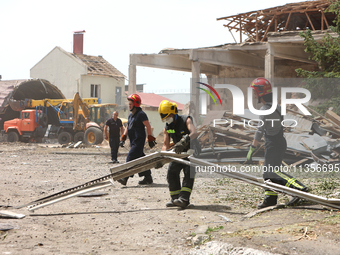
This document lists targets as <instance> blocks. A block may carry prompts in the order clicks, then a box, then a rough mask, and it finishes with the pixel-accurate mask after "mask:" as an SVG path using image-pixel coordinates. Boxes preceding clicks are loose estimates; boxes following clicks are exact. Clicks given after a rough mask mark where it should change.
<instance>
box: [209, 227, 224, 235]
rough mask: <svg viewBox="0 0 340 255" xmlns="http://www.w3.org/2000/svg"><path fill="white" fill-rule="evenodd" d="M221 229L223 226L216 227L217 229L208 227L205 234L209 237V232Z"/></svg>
mask: <svg viewBox="0 0 340 255" xmlns="http://www.w3.org/2000/svg"><path fill="white" fill-rule="evenodd" d="M221 229H224V227H223V226H217V227H214V228H211V227H208V229H207V231H206V232H205V233H206V234H207V235H209V234H210V233H211V232H214V231H219V230H221Z"/></svg>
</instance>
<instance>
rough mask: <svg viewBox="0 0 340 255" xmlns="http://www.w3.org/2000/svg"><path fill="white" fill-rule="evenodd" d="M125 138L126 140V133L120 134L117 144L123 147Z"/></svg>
mask: <svg viewBox="0 0 340 255" xmlns="http://www.w3.org/2000/svg"><path fill="white" fill-rule="evenodd" d="M125 140H126V135H122V136H121V137H120V142H119V146H120V147H124V144H125Z"/></svg>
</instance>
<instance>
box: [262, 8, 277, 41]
mask: <svg viewBox="0 0 340 255" xmlns="http://www.w3.org/2000/svg"><path fill="white" fill-rule="evenodd" d="M275 18H276V15H274V17H273V18H272V20H271V21H270V23H269V25H268V27H267V29H266V32H265V33H264V35H263V38H262V40H261V42H263V41H264V39H266V37H267V34H268V31H269V29H270V26H271V25H272V23H273V21H274V19H275Z"/></svg>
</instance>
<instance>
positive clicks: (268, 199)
mask: <svg viewBox="0 0 340 255" xmlns="http://www.w3.org/2000/svg"><path fill="white" fill-rule="evenodd" d="M276 204H277V196H265V198H264V200H263V202H262V204H258V205H257V209H263V208H266V207H268V206H273V205H276Z"/></svg>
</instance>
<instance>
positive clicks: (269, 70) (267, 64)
mask: <svg viewBox="0 0 340 255" xmlns="http://www.w3.org/2000/svg"><path fill="white" fill-rule="evenodd" d="M267 46H268V48H267V52H266V56H265V58H264V77H265V78H266V79H268V80H273V79H274V71H275V70H274V48H273V47H272V46H271V44H270V43H268V44H267Z"/></svg>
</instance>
